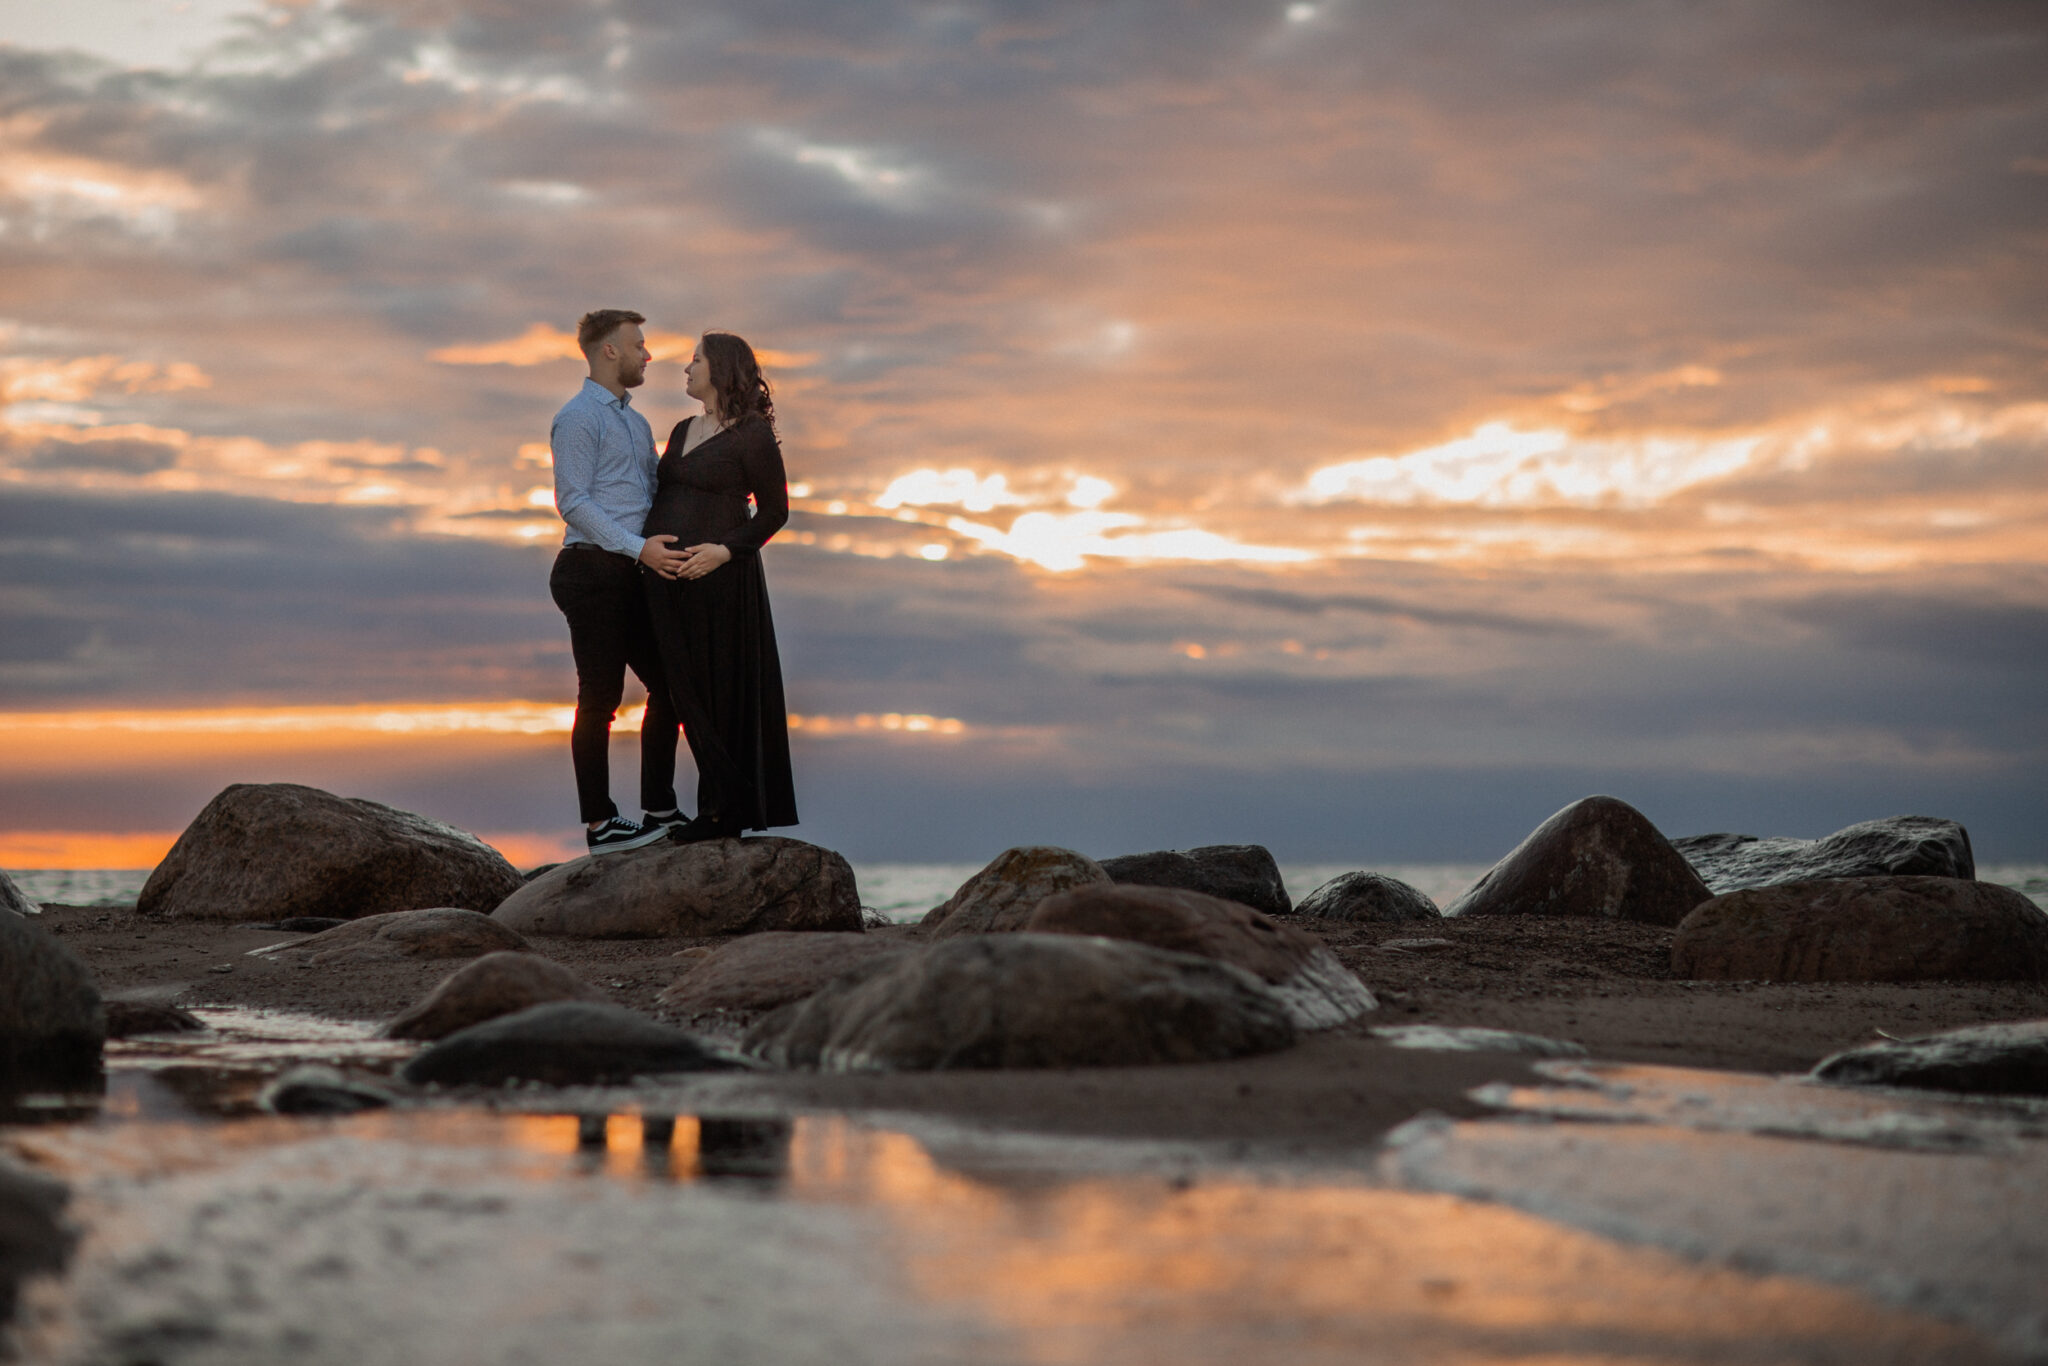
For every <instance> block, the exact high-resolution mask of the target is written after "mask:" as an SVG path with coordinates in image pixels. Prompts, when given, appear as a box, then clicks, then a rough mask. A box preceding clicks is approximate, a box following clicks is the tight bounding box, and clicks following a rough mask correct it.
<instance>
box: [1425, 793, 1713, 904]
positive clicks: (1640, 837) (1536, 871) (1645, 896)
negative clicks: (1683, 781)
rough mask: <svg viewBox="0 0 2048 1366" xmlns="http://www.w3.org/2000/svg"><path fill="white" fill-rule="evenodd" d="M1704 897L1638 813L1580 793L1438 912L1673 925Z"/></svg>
mask: <svg viewBox="0 0 2048 1366" xmlns="http://www.w3.org/2000/svg"><path fill="white" fill-rule="evenodd" d="M1711 895H1713V893H1711V892H1709V891H1708V890H1707V885H1706V884H1705V883H1704V882H1701V881H1700V878H1699V874H1697V873H1695V872H1694V871H1693V870H1692V865H1691V864H1689V863H1687V862H1686V861H1685V859H1684V857H1683V856H1682V855H1681V854H1679V852H1678V851H1677V850H1676V849H1673V848H1672V847H1671V841H1669V840H1667V839H1665V838H1664V836H1662V835H1661V834H1659V833H1658V832H1657V827H1656V826H1654V825H1652V824H1650V822H1649V818H1648V817H1646V816H1644V815H1643V813H1642V812H1640V811H1638V810H1636V809H1635V808H1634V807H1632V806H1630V805H1629V804H1628V803H1627V802H1624V801H1617V800H1616V799H1615V798H1613V797H1586V798H1583V799H1581V800H1579V801H1576V802H1573V803H1572V804H1571V805H1570V806H1567V807H1566V808H1565V809H1564V810H1562V811H1560V812H1558V813H1557V814H1556V815H1554V816H1552V817H1551V818H1550V819H1549V820H1547V821H1545V822H1543V824H1541V825H1539V826H1537V827H1536V828H1535V830H1533V831H1531V832H1530V834H1529V837H1528V838H1527V839H1525V840H1523V841H1522V842H1521V843H1520V844H1518V845H1516V846H1515V848H1514V850H1513V851H1512V852H1510V853H1509V854H1508V856H1507V857H1506V858H1504V859H1502V860H1501V861H1500V862H1499V863H1496V864H1494V865H1493V867H1491V868H1489V869H1488V870H1487V872H1486V876H1484V877H1482V878H1480V879H1479V881H1478V882H1476V883H1474V884H1473V885H1472V886H1471V888H1470V889H1468V890H1467V891H1466V892H1465V894H1464V895H1463V896H1461V897H1459V898H1458V899H1457V900H1456V901H1453V902H1452V903H1451V904H1450V906H1449V907H1447V908H1446V909H1445V911H1444V914H1445V915H1447V916H1459V915H1559V916H1574V915H1583V916H1600V917H1604V918H1606V919H1609V920H1633V921H1637V922H1639V923H1641V924H1645V925H1676V924H1677V923H1678V922H1679V921H1681V920H1683V919H1684V918H1685V914H1686V912H1687V911H1690V910H1691V909H1692V908H1693V907H1695V906H1697V905H1699V904H1700V903H1701V902H1702V901H1705V900H1706V899H1707V898H1708V897H1709V896H1711Z"/></svg>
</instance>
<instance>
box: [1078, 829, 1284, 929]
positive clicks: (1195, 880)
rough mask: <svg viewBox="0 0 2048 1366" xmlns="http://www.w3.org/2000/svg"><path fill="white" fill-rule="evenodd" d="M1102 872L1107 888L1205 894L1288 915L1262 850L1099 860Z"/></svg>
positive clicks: (1276, 872)
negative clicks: (1119, 886) (1116, 884)
mask: <svg viewBox="0 0 2048 1366" xmlns="http://www.w3.org/2000/svg"><path fill="white" fill-rule="evenodd" d="M1102 871H1103V872H1105V873H1107V874H1109V880H1110V881H1111V882H1123V883H1129V884H1132V885H1135V886H1140V887H1179V888H1182V889H1184V890H1186V891H1190V892H1206V893H1207V894H1208V895H1210V896H1220V897H1222V898H1223V899H1224V900H1225V901H1235V902H1238V903H1239V904H1241V905H1245V906H1249V907H1251V908H1252V909H1253V910H1255V911H1264V912H1265V913H1266V914H1267V915H1286V914H1287V913H1288V912H1289V911H1290V910H1292V909H1293V903H1292V902H1291V901H1289V900H1288V896H1287V884H1286V883H1285V882H1283V881H1281V878H1280V865H1279V864H1278V863H1275V862H1274V861H1273V855H1272V854H1271V853H1269V852H1268V851H1267V849H1266V847H1265V846H1264V845H1262V844H1204V845H1200V846H1198V847H1196V848H1193V849H1161V850H1158V851H1156V852H1154V853H1150V854H1125V855H1123V856H1122V857H1120V858H1106V859H1104V860H1102Z"/></svg>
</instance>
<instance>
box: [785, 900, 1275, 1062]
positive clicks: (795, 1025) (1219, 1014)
mask: <svg viewBox="0 0 2048 1366" xmlns="http://www.w3.org/2000/svg"><path fill="white" fill-rule="evenodd" d="M1294 1038H1295V1030H1294V1024H1293V1022H1292V1020H1290V1019H1289V1017H1288V1014H1287V1008H1286V1007H1285V1006H1284V1005H1283V1004H1282V1003H1281V1002H1280V999H1279V998H1278V997H1277V996H1275V995H1274V994H1273V992H1272V991H1271V989H1269V988H1268V987H1267V986H1266V985H1265V983H1263V982H1261V981H1260V980H1259V979H1258V978H1256V977H1254V976H1252V975H1251V974H1250V973H1248V972H1246V971H1244V970H1243V969H1242V968H1237V967H1233V966H1231V965H1230V964H1228V963H1219V962H1217V961H1216V960H1214V959H1211V958H1200V957H1197V956H1195V955H1193V954H1187V953H1172V952H1169V951H1167V950H1165V949H1155V948H1152V947H1151V946H1149V945H1145V944H1133V943H1129V942H1125V941H1121V940H1115V939H1097V938H1090V937H1083V936H1079V935H1064V934H977V935H967V936H963V937H961V938H958V939H951V940H947V941H945V942H943V943H939V944H936V945H933V946H932V947H931V948H929V949H927V950H924V951H923V952H920V953H915V954H911V955H908V956H906V957H904V958H901V959H899V960H897V961H896V962H893V963H889V964H886V965H883V966H880V967H877V968H875V969H874V970H872V971H868V972H866V973H864V974H863V973H860V972H856V973H854V974H850V975H848V976H846V977H842V978H840V979H838V980H836V981H834V982H832V983H830V984H829V985H827V986H826V987H824V988H823V989H822V990H820V991H819V992H817V993H816V994H815V995H813V996H810V997H808V998H806V999H804V1000H802V1001H798V1002H796V1003H795V1004H793V1005H788V1006H784V1007H783V1008H782V1009H780V1010H778V1011H776V1012H775V1013H774V1014H772V1015H770V1016H768V1017H767V1018H766V1019H764V1020H762V1021H761V1022H760V1023H759V1024H757V1025H755V1026H754V1028H753V1029H752V1030H751V1031H749V1033H748V1035H747V1039H746V1045H745V1046H746V1048H747V1051H749V1052H750V1053H753V1054H755V1055H756V1056H759V1057H762V1058H765V1059H767V1060H769V1061H770V1062H773V1063H776V1064H778V1065H781V1066H786V1067H816V1068H821V1069H823V1070H825V1071H835V1072H877V1071H879V1072H893V1071H911V1072H914V1071H937V1070H945V1069H953V1068H1040V1067H1126V1066H1144V1065H1149V1064H1154V1063H1174V1062H1206V1061H1212V1060H1216V1059H1221V1058H1239V1057H1246V1056H1249V1055H1252V1054H1256V1053H1269V1052H1272V1051H1274V1050H1276V1049H1281V1048H1285V1047H1287V1046H1288V1045H1289V1044H1291V1043H1293V1041H1294Z"/></svg>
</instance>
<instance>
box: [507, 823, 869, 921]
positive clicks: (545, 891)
mask: <svg viewBox="0 0 2048 1366" xmlns="http://www.w3.org/2000/svg"><path fill="white" fill-rule="evenodd" d="M494 918H495V919H496V920H497V921H498V922H499V923H500V924H503V925H506V926H508V927H510V928H512V929H515V930H517V931H519V932H520V933H521V934H551V935H563V936H566V937H569V938H574V939H658V938H660V937H662V936H664V935H705V934H759V933H761V932H763V931H766V930H801V931H810V930H847V931H852V932H855V933H858V932H859V930H860V927H861V921H860V892H859V889H858V888H857V887H856V886H855V885H854V880H853V868H852V866H851V865H850V864H848V863H847V861H846V860H845V859H844V858H841V857H840V856H839V855H838V854H836V853H834V852H833V851H832V850H830V849H821V848H819V847H818V846H817V845H815V844H806V843H804V842H803V841H802V840H792V839H782V838H779V837H776V836H762V837H759V838H756V839H745V840H739V839H722V840H704V841H701V842H699V843H696V844H657V845H654V846H652V847H651V848H648V849H645V850H637V851H635V852H632V853H627V854H607V855H604V856H602V857H598V858H580V859H576V860H573V861H572V862H569V863H564V864H561V865H559V866H557V867H555V868H551V869H549V870H548V871H547V872H545V873H542V874H541V875H540V876H539V877H536V878H534V879H533V880H532V881H531V882H529V883H527V884H526V885H525V886H524V887H521V888H520V889H519V890H518V891H516V892H514V893H513V894H512V895H511V896H509V897H507V898H506V899H505V904H504V905H502V906H500V907H499V908H498V909H497V911H496V912H494Z"/></svg>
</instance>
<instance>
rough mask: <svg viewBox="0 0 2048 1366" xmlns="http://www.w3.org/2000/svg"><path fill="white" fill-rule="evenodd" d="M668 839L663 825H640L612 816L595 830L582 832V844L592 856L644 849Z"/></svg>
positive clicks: (622, 817)
mask: <svg viewBox="0 0 2048 1366" xmlns="http://www.w3.org/2000/svg"><path fill="white" fill-rule="evenodd" d="M667 838H668V827H667V826H665V825H641V824H640V823H639V822H637V821H629V820H627V819H626V818H625V817H624V816H613V817H612V818H611V819H610V820H608V821H606V822H605V823H604V824H603V825H600V826H598V827H597V829H595V830H585V831H584V832H583V842H584V843H585V844H586V845H588V846H589V847H590V852H591V853H593V854H618V853H623V852H624V851H626V850H628V849H645V848H646V847H647V846H648V845H650V844H653V843H654V842H655V841H657V840H663V839H667Z"/></svg>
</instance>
